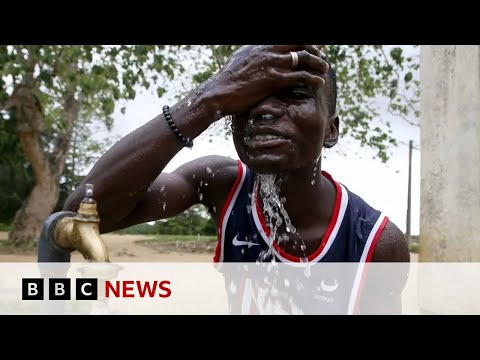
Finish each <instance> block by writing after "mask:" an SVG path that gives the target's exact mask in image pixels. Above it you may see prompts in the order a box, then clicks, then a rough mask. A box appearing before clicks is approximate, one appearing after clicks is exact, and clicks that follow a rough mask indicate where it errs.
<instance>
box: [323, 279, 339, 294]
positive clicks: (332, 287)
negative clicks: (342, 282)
mask: <svg viewBox="0 0 480 360" xmlns="http://www.w3.org/2000/svg"><path fill="white" fill-rule="evenodd" d="M320 287H321V288H322V290H323V291H329V292H331V291H335V290H337V288H338V282H337V279H335V284H333V285H327V284H325V282H324V281H323V280H322V281H321V282H320Z"/></svg>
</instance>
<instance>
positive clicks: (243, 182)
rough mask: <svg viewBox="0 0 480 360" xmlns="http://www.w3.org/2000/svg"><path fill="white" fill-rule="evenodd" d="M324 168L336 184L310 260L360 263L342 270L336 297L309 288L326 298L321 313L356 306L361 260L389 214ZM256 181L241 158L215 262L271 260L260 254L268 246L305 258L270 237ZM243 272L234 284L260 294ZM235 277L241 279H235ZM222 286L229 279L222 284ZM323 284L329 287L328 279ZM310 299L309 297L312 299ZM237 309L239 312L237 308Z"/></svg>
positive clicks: (285, 256)
mask: <svg viewBox="0 0 480 360" xmlns="http://www.w3.org/2000/svg"><path fill="white" fill-rule="evenodd" d="M322 174H323V175H324V176H325V177H326V178H327V179H329V180H330V181H331V182H332V183H333V185H334V186H335V189H336V197H335V205H334V209H333V214H332V217H331V219H330V222H329V224H328V227H327V230H326V232H325V234H324V236H323V239H322V241H321V242H320V244H319V246H318V248H317V249H316V251H315V252H314V253H313V254H311V255H310V256H308V263H317V262H335V263H344V262H349V263H358V264H359V266H358V268H357V270H356V271H355V273H354V274H351V275H348V276H346V275H345V276H343V278H342V279H343V282H344V284H342V286H341V287H340V290H342V291H341V292H339V291H335V293H336V294H337V295H338V296H337V298H336V299H337V301H336V302H335V299H333V301H331V300H332V295H333V294H332V292H329V291H327V292H323V293H322V292H321V291H320V290H319V291H320V293H316V294H313V293H312V294H311V296H316V297H317V298H319V299H322V297H323V299H324V300H325V301H323V302H322V303H323V305H324V306H323V307H322V309H323V310H325V311H321V312H320V313H353V312H354V311H355V308H357V309H358V295H359V292H360V291H361V285H362V284H361V283H363V281H362V279H363V278H364V275H365V274H364V263H367V262H369V261H371V258H372V256H373V251H374V249H375V246H376V243H377V241H378V239H379V238H380V236H381V234H382V232H383V230H384V228H385V226H386V224H387V222H388V220H389V219H388V217H386V216H384V215H383V214H382V213H381V212H380V211H378V210H376V209H374V208H372V207H371V206H370V205H368V204H367V203H366V202H365V201H364V200H363V199H361V198H360V197H359V196H357V195H356V194H354V193H352V192H351V191H349V190H348V189H347V188H346V187H345V186H344V185H342V184H340V183H338V182H336V181H335V180H334V179H333V178H332V176H331V175H330V174H328V173H327V172H325V171H322ZM257 186H258V183H257V181H256V176H255V174H254V173H253V172H252V171H251V170H250V169H248V168H247V167H246V166H245V164H243V163H242V162H241V161H240V160H239V161H238V175H237V178H236V181H235V183H234V185H233V187H232V189H231V191H230V193H229V195H228V197H227V200H226V202H225V204H224V207H223V210H222V213H221V216H220V219H219V223H218V229H217V231H218V244H217V248H216V251H215V255H214V262H216V263H218V264H217V265H220V264H221V263H251V262H253V263H255V262H258V261H263V262H270V261H271V260H272V258H271V256H270V257H267V258H264V254H266V253H267V252H268V250H269V249H270V252H268V253H270V254H272V256H275V261H279V262H282V263H289V264H292V265H295V264H297V265H298V263H301V262H302V261H303V262H305V259H300V258H298V257H296V256H294V255H292V254H289V253H287V252H286V251H284V250H283V249H282V248H281V247H280V246H278V244H277V242H276V241H275V240H273V241H271V240H270V239H269V235H270V229H269V228H268V226H267V225H266V223H265V219H264V217H263V214H262V211H261V207H260V205H259V200H258V198H257V193H258V192H257ZM247 278H248V276H247V277H243V278H242V280H240V279H239V278H236V279H235V281H236V282H237V284H236V287H237V285H239V286H238V288H239V289H243V290H244V291H245V289H247V288H250V289H251V290H252V289H256V291H257V296H258V289H259V288H260V289H261V286H260V287H259V286H258V283H257V284H256V285H255V286H251V285H250V286H249V285H248V282H246V279H247ZM232 279H233V278H232V273H231V272H230V274H229V275H228V279H227V277H226V281H228V282H230V283H231V282H232ZM250 280H251V279H250ZM322 280H325V279H322ZM238 281H241V282H242V283H241V284H239V283H238ZM335 281H336V280H335ZM260 282H261V281H260ZM319 282H320V284H321V283H323V284H326V282H325V281H323V282H322V281H321V280H319ZM226 286H228V285H227V284H226ZM323 288H325V289H332V287H331V286H330V287H328V286H327V285H325V286H324V287H323ZM327 295H328V296H327ZM262 296H263V295H262ZM239 298H242V297H241V296H240V297H239V296H236V299H237V300H238V299H239ZM243 298H244V300H243V302H244V301H245V298H249V299H250V300H249V302H250V303H252V304H253V303H258V301H256V300H255V298H256V297H255V295H252V294H250V295H248V296H247V297H245V296H243ZM264 298H265V297H264ZM310 300H311V299H310ZM310 300H309V301H307V302H308V303H311V301H310ZM334 303H335V304H334ZM237 307H241V308H242V309H245V308H248V309H250V310H249V312H251V308H252V306H246V305H245V304H244V303H238V304H237ZM260 307H261V306H260ZM253 308H257V312H258V304H257V306H254V307H253ZM300 308H301V304H300ZM237 310H238V312H240V311H239V309H237ZM242 312H243V311H242ZM253 312H255V311H253ZM314 313H318V312H317V311H315V312H314Z"/></svg>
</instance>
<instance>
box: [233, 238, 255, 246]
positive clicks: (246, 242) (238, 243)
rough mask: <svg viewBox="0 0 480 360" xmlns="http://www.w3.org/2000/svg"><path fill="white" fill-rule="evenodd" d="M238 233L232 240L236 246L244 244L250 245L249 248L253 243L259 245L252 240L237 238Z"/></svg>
mask: <svg viewBox="0 0 480 360" xmlns="http://www.w3.org/2000/svg"><path fill="white" fill-rule="evenodd" d="M237 237H238V235H235V237H234V238H233V240H232V244H233V245H234V246H244V245H248V247H249V248H251V247H252V246H253V245H259V244H257V243H254V242H251V241H241V240H238V239H237Z"/></svg>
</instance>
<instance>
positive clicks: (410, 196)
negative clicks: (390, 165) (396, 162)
mask: <svg viewBox="0 0 480 360" xmlns="http://www.w3.org/2000/svg"><path fill="white" fill-rule="evenodd" d="M412 149H413V141H412V140H410V142H409V144H408V195H407V234H406V236H407V243H408V245H410V242H411V240H412V234H411V221H412V220H411V219H412V217H411V209H412Z"/></svg>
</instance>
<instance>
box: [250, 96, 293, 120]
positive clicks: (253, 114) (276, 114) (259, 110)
mask: <svg viewBox="0 0 480 360" xmlns="http://www.w3.org/2000/svg"><path fill="white" fill-rule="evenodd" d="M283 113H284V110H283V108H282V106H281V104H280V102H279V101H278V100H275V99H272V98H268V99H265V100H264V101H262V102H261V103H260V104H258V105H257V106H255V107H254V108H253V109H252V110H251V111H250V116H249V119H253V120H254V121H261V120H263V121H269V120H270V121H272V120H276V119H278V118H280V117H282V115H283Z"/></svg>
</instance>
